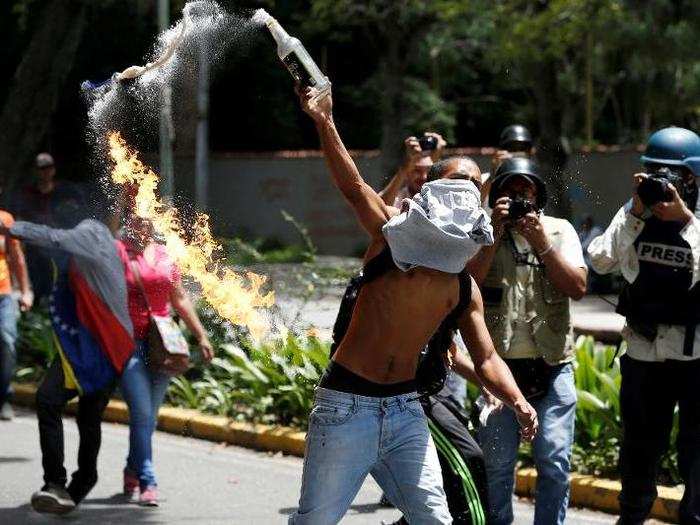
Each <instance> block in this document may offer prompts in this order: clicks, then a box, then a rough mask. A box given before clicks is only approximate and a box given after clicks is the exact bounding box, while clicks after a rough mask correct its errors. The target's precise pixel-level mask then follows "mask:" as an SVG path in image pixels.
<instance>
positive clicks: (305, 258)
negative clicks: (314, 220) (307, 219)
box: [223, 210, 317, 266]
mask: <svg viewBox="0 0 700 525" xmlns="http://www.w3.org/2000/svg"><path fill="white" fill-rule="evenodd" d="M280 212H281V214H282V218H283V219H284V220H285V221H286V222H288V223H289V224H291V225H292V227H293V228H294V229H295V230H296V232H297V233H298V234H299V237H300V239H301V242H302V244H301V245H298V244H292V245H285V244H283V243H281V242H279V241H277V240H275V239H253V240H250V241H246V240H243V239H241V238H234V239H225V240H224V241H223V245H224V249H225V251H226V254H227V262H228V263H229V264H233V265H243V266H245V265H249V264H260V263H267V264H277V263H299V262H314V261H315V260H316V253H317V250H316V245H314V243H313V240H312V239H311V235H310V234H309V231H308V229H307V228H306V226H304V225H303V224H302V223H300V222H299V221H297V220H296V219H295V218H294V217H293V216H292V215H291V214H289V213H287V212H286V211H285V210H280Z"/></svg>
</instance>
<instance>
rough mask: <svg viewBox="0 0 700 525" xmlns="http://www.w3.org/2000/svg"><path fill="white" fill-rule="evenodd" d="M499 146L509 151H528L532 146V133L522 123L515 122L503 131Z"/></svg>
mask: <svg viewBox="0 0 700 525" xmlns="http://www.w3.org/2000/svg"><path fill="white" fill-rule="evenodd" d="M498 147H499V148H501V149H504V150H507V151H528V150H529V149H530V148H532V135H530V131H529V130H528V129H527V128H526V127H525V126H522V125H521V124H513V125H512V126H508V127H507V128H505V129H504V130H503V131H501V138H499V139H498Z"/></svg>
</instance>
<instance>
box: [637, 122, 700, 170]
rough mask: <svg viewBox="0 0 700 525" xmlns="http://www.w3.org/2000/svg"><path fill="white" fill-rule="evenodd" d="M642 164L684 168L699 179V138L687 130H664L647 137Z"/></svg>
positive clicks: (672, 128) (675, 128)
mask: <svg viewBox="0 0 700 525" xmlns="http://www.w3.org/2000/svg"><path fill="white" fill-rule="evenodd" d="M641 160H642V164H647V163H651V164H665V165H666V166H685V167H686V168H688V169H689V170H690V171H691V172H692V173H693V175H695V176H696V177H700V137H698V135H697V134H696V133H693V132H692V131H690V130H689V129H685V128H677V127H670V128H664V129H661V130H659V131H657V132H656V133H654V134H652V136H651V137H649V142H647V147H646V150H644V155H642V159H641Z"/></svg>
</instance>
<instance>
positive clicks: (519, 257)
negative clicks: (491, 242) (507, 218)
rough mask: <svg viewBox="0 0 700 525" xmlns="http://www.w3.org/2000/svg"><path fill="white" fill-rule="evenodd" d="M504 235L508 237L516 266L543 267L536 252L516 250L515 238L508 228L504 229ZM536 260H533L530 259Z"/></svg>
mask: <svg viewBox="0 0 700 525" xmlns="http://www.w3.org/2000/svg"><path fill="white" fill-rule="evenodd" d="M506 237H507V238H508V244H509V245H510V251H511V252H512V253H513V259H514V260H515V265H516V266H534V267H535V268H544V264H543V263H542V261H540V259H539V257H538V256H537V254H536V253H534V252H532V251H529V250H526V251H524V252H521V251H520V250H518V246H517V245H516V244H515V239H513V235H512V234H511V232H510V230H507V231H506ZM533 258H534V259H535V261H536V262H533V261H532V259H533Z"/></svg>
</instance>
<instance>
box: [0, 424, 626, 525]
mask: <svg viewBox="0 0 700 525" xmlns="http://www.w3.org/2000/svg"><path fill="white" fill-rule="evenodd" d="M65 427H66V457H67V458H68V462H67V465H68V466H69V468H73V466H74V465H75V457H76V447H77V429H76V426H75V423H74V422H73V421H72V420H67V421H66V424H65ZM0 436H1V439H0V524H2V525H20V524H39V523H80V524H99V525H107V524H111V523H118V524H129V525H137V524H159V523H197V524H216V523H228V524H231V523H233V524H246V525H248V524H268V523H270V524H273V523H285V516H286V515H287V514H288V513H290V512H291V511H293V510H294V508H295V506H296V501H297V498H298V491H299V485H300V480H301V469H302V460H301V459H299V458H294V457H288V456H281V455H278V456H274V455H269V454H263V453H258V452H253V451H250V450H246V449H242V448H238V447H230V446H229V447H224V446H221V445H218V444H215V443H211V442H207V441H200V440H196V439H190V438H184V437H180V436H173V435H170V434H165V433H161V432H158V433H157V434H156V438H155V451H156V465H157V471H158V473H159V480H160V488H161V495H162V499H163V502H162V505H161V507H160V508H158V509H144V508H140V507H138V506H136V505H131V504H125V503H123V502H121V501H120V498H119V491H120V486H121V469H122V467H123V463H122V462H123V458H124V457H125V454H126V443H127V428H126V427H125V426H122V425H117V424H111V423H105V424H104V425H103V444H102V453H101V454H100V466H99V468H100V475H101V479H100V482H99V483H98V485H97V486H96V487H95V489H94V490H93V492H92V493H91V494H90V496H89V497H88V499H87V500H86V501H85V502H84V503H83V505H82V506H81V507H80V508H79V510H78V511H76V512H75V513H73V514H70V515H69V516H67V517H64V518H53V517H48V518H47V517H45V516H42V515H39V514H36V513H35V512H33V510H32V509H31V507H30V506H29V504H28V499H29V495H30V494H31V493H32V492H33V491H34V490H36V489H37V488H38V487H39V485H40V476H41V474H40V473H41V461H40V457H39V444H38V436H37V430H36V419H35V417H34V414H32V413H30V412H22V413H21V414H20V415H19V417H17V418H16V419H15V420H14V421H13V422H10V423H7V422H0ZM379 495H380V491H379V488H378V487H377V485H376V484H375V483H374V482H373V481H372V480H368V481H367V482H366V483H365V484H364V486H363V487H362V491H361V492H360V494H359V495H358V496H357V498H356V500H355V501H354V503H353V505H352V508H351V510H350V512H349V513H348V515H347V516H346V518H345V519H344V520H343V521H342V523H344V524H372V525H378V524H379V523H380V521H381V520H391V521H393V520H394V519H396V518H397V517H398V513H397V512H396V511H395V510H392V509H382V508H379V507H378V506H377V505H376V502H377V501H378V500H379ZM516 508H517V519H516V524H519V525H520V524H522V525H525V524H527V523H532V509H531V506H530V505H529V504H528V503H523V502H519V503H517V506H516ZM613 522H614V518H613V517H612V516H609V515H607V514H600V513H593V512H587V511H578V510H572V511H571V512H570V514H569V519H567V524H572V525H582V524H591V525H593V524H596V525H597V524H608V523H613Z"/></svg>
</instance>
